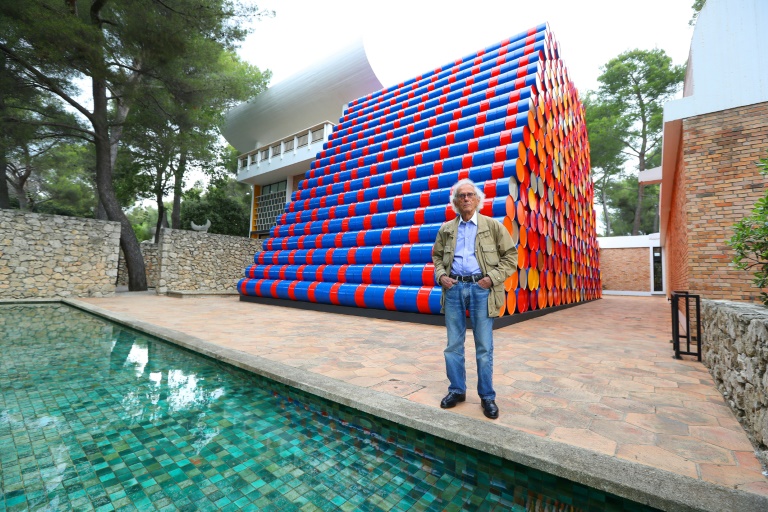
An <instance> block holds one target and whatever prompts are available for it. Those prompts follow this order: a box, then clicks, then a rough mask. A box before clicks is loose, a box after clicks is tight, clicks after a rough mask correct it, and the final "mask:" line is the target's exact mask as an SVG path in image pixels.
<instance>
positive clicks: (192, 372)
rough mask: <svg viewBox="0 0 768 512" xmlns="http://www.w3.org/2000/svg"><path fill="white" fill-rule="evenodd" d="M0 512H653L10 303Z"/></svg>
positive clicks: (68, 314) (112, 328)
mask: <svg viewBox="0 0 768 512" xmlns="http://www.w3.org/2000/svg"><path fill="white" fill-rule="evenodd" d="M0 390H1V391H2V393H0V510H9V511H16V510H73V509H74V510H93V509H95V510H184V511H187V510H189V511H192V510H265V511H272V510H274V511H291V510H306V511H309V510H369V511H389V510H398V511H399V510H449V511H452V510H456V511H458V510H542V511H571V510H589V511H645V510H651V509H649V508H647V507H644V506H642V505H638V504H636V503H632V502H629V501H626V500H623V499H621V498H618V497H616V496H613V495H610V494H606V493H604V492H601V491H597V490H594V489H590V488H587V487H585V486H583V485H580V484H576V483H573V482H570V481H567V480H564V479H561V478H557V477H554V476H551V475H548V474H545V473H541V472H539V471H536V470H532V469H530V468H525V467H523V466H519V465H516V464H513V463H511V462H509V461H504V460H502V459H499V458H497V457H494V456H490V455H487V454H484V453H481V452H477V451H475V450H471V449H467V448H464V447H461V446H459V445H455V444H453V443H450V442H447V441H444V440H442V439H439V438H435V437H432V436H429V435H426V434H424V433H421V432H417V431H415V430H412V429H408V428H404V427H402V426H399V425H396V424H394V423H391V422H388V421H385V420H381V419H378V418H375V417H372V416H369V415H365V414H362V413H359V412H358V411H355V410H354V409H350V408H346V407H344V406H340V405H338V404H334V403H332V402H328V401H324V400H321V399H319V398H317V397H314V396H312V395H308V394H305V393H302V392H300V391H298V390H295V389H293V388H289V387H286V386H283V385H281V384H278V383H276V382H273V381H270V380H268V379H265V378H262V377H259V376H256V375H253V374H250V373H248V372H244V371H241V370H239V369H236V368H233V367H230V366H228V365H225V364H221V363H218V362H216V361H213V360H210V359H208V358H205V357H202V356H199V355H197V354H194V353H191V352H188V351H185V350H182V349H179V348H177V347H175V346H172V345H170V344H167V343H164V342H162V341H159V340H156V339H154V338H151V337H149V336H146V335H143V334H141V333H138V332H136V331H133V330H130V329H127V328H124V327H121V326H119V325H115V324H112V323H109V322H107V321H104V320H102V319H100V318H97V317H94V316H91V315H89V314H86V313H83V312H81V311H79V310H76V309H73V308H70V307H67V306H64V305H1V306H0Z"/></svg>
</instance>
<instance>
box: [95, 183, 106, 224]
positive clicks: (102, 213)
mask: <svg viewBox="0 0 768 512" xmlns="http://www.w3.org/2000/svg"><path fill="white" fill-rule="evenodd" d="M97 188H98V187H97ZM96 194H97V195H98V190H97V191H96ZM96 218H97V219H98V220H109V217H107V210H105V209H104V203H102V202H101V198H98V200H97V201H96Z"/></svg>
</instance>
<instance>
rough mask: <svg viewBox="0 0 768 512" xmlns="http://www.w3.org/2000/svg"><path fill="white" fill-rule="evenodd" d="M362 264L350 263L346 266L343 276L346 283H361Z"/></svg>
mask: <svg viewBox="0 0 768 512" xmlns="http://www.w3.org/2000/svg"><path fill="white" fill-rule="evenodd" d="M364 268H365V266H364V265H350V266H348V267H347V271H346V273H345V278H346V281H347V282H348V283H362V282H363V269H364Z"/></svg>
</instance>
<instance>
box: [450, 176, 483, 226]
mask: <svg viewBox="0 0 768 512" xmlns="http://www.w3.org/2000/svg"><path fill="white" fill-rule="evenodd" d="M455 204H456V207H457V208H458V209H459V214H461V217H462V218H463V219H464V220H468V219H469V218H470V217H472V215H474V214H475V210H477V207H478V205H479V204H480V198H479V197H477V194H475V187H473V186H472V185H469V184H466V185H462V186H461V187H459V190H458V192H457V194H456V203H455Z"/></svg>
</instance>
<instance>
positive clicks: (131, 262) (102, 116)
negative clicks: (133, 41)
mask: <svg viewBox="0 0 768 512" xmlns="http://www.w3.org/2000/svg"><path fill="white" fill-rule="evenodd" d="M92 85H93V115H92V120H91V124H92V125H93V131H94V133H95V143H96V144H95V146H96V188H97V190H98V192H99V201H100V203H101V204H102V205H103V206H104V210H105V211H106V213H107V217H108V218H109V220H112V221H118V222H120V247H121V248H122V249H123V255H124V256H125V266H126V267H127V270H128V289H129V290H130V291H132V292H133V291H145V290H146V289H147V273H146V268H145V266H144V258H143V257H142V255H141V249H140V247H139V241H138V239H137V238H136V234H135V233H134V232H133V227H131V223H130V221H128V218H127V217H126V216H125V213H123V210H122V208H120V204H119V203H118V201H117V196H116V195H115V189H114V186H113V184H112V158H111V146H112V144H110V142H111V141H110V137H109V124H108V122H107V110H108V104H107V86H106V82H105V81H104V79H103V78H100V77H97V76H94V77H93V78H92Z"/></svg>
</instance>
